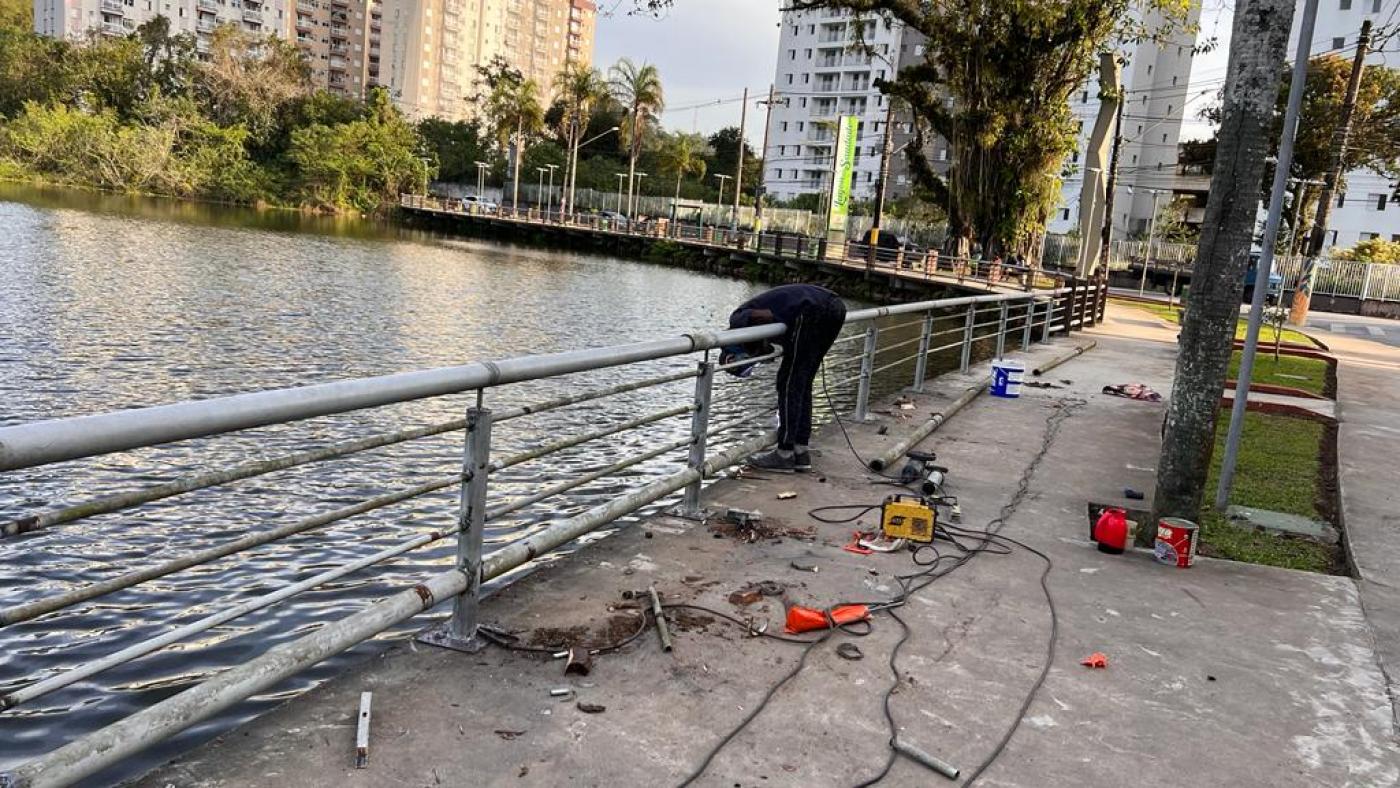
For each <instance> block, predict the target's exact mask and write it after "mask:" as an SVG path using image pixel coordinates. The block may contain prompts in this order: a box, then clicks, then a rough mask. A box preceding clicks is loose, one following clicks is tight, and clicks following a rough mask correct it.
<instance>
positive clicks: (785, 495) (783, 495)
mask: <svg viewBox="0 0 1400 788" xmlns="http://www.w3.org/2000/svg"><path fill="white" fill-rule="evenodd" d="M796 497H797V493H795V492H793V491H792V490H784V491H783V492H780V493H778V500H780V501H786V500H790V499H792V498H796Z"/></svg>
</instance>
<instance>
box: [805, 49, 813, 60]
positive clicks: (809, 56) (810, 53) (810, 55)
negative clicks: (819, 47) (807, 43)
mask: <svg viewBox="0 0 1400 788" xmlns="http://www.w3.org/2000/svg"><path fill="white" fill-rule="evenodd" d="M806 52H807V59H808V60H811V59H812V50H810V49H808V50H806Z"/></svg>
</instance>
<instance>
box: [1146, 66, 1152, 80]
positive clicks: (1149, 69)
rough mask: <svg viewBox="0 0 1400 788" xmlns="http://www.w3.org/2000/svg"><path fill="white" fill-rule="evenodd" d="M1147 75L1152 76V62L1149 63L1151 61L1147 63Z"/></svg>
mask: <svg viewBox="0 0 1400 788" xmlns="http://www.w3.org/2000/svg"><path fill="white" fill-rule="evenodd" d="M1147 76H1149V77H1150V76H1152V64H1151V63H1148V64H1147Z"/></svg>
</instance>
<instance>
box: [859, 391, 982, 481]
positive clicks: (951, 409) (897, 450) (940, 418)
mask: <svg viewBox="0 0 1400 788" xmlns="http://www.w3.org/2000/svg"><path fill="white" fill-rule="evenodd" d="M990 384H991V381H990V380H984V381H982V382H981V383H979V384H977V385H976V386H973V387H972V388H970V389H968V390H967V391H965V392H963V394H962V396H960V397H958V398H957V399H955V400H953V401H952V403H951V404H949V405H948V407H946V408H944V409H943V410H942V411H940V412H938V413H935V414H933V418H931V419H929V420H928V421H926V422H924V423H923V424H921V425H919V426H918V427H915V428H914V431H913V432H911V433H909V434H908V435H905V436H904V437H903V438H901V439H900V440H899V442H898V443H896V444H895V445H893V446H891V447H890V448H889V450H888V451H886V452H885V453H884V454H881V455H880V456H879V457H876V458H874V459H872V460H870V470H872V471H883V470H884V469H886V468H888V467H890V466H891V465H894V464H895V462H897V461H898V460H899V458H900V457H903V456H904V455H905V453H907V452H908V451H909V450H910V449H912V448H914V447H915V446H917V445H918V444H919V441H922V440H923V439H924V438H927V437H928V436H930V435H932V434H933V431H934V430H936V429H938V428H939V427H941V426H943V422H945V421H947V420H948V419H949V418H950V417H952V415H953V414H954V413H957V412H958V411H960V410H962V409H963V408H964V407H965V406H966V405H967V404H968V403H969V402H972V401H973V400H974V399H977V395H978V394H981V393H982V392H983V391H985V390H986V388H987V386H988V385H990Z"/></svg>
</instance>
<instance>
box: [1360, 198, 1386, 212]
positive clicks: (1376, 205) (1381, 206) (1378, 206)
mask: <svg viewBox="0 0 1400 788" xmlns="http://www.w3.org/2000/svg"><path fill="white" fill-rule="evenodd" d="M1389 197H1390V195H1388V194H1370V195H1367V197H1366V204H1367V205H1368V206H1370V208H1371V210H1373V211H1384V210H1385V201H1386V200H1387V199H1388V198H1389Z"/></svg>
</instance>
